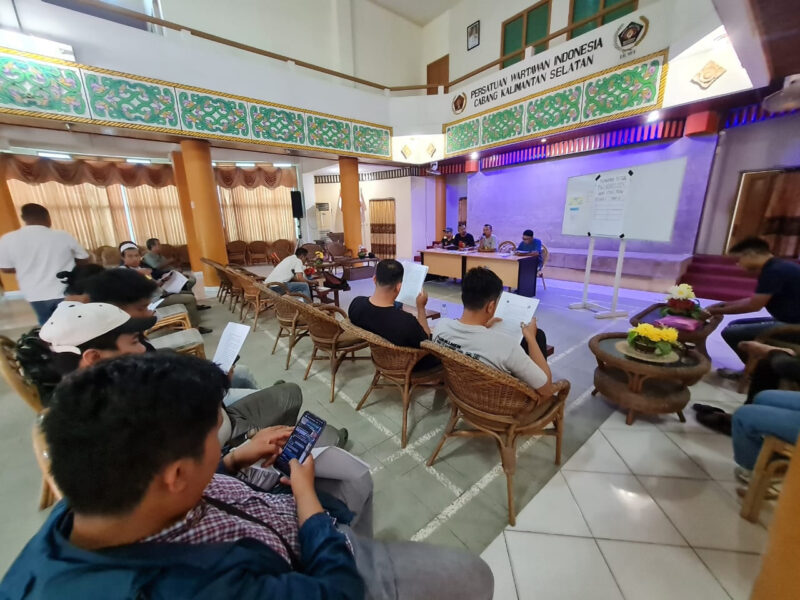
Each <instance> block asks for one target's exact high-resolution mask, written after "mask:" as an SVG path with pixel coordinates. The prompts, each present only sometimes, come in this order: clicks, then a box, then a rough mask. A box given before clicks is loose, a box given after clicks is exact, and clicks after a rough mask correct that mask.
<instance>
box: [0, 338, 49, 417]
mask: <svg viewBox="0 0 800 600" xmlns="http://www.w3.org/2000/svg"><path fill="white" fill-rule="evenodd" d="M16 347H17V345H16V343H14V340H11V339H9V338H7V337H5V336H2V335H0V354H2V359H1V360H0V372H2V374H3V379H5V380H6V382H7V383H8V385H10V386H11V389H12V390H14V391H15V392H16V393H17V394H18V395H19V396H20V397H21V398H22V399H23V400H24V401H25V403H26V404H27V405H28V406H30V407H31V408H32V409H33V410H34V411H35V412H37V413H40V412H42V408H43V407H42V401H41V400H40V398H39V392H38V391H37V390H36V387H35V386H34V385H33V384H31V383H29V382H28V381H27V380H26V379H25V376H24V375H23V373H22V366H21V365H20V364H19V362H18V361H17V351H16Z"/></svg>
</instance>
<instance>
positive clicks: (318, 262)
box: [314, 250, 325, 267]
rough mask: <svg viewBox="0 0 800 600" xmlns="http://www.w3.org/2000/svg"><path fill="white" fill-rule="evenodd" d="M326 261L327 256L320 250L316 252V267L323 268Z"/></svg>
mask: <svg viewBox="0 0 800 600" xmlns="http://www.w3.org/2000/svg"><path fill="white" fill-rule="evenodd" d="M324 259H325V255H324V254H323V253H322V252H321V251H320V250H317V251H316V252H314V265H316V266H317V267H321V266H322V261H323V260H324Z"/></svg>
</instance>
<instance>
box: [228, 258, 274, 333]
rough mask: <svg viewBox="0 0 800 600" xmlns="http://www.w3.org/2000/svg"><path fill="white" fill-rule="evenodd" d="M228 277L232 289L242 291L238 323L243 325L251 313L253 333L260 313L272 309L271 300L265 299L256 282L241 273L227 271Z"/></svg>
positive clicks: (233, 270)
mask: <svg viewBox="0 0 800 600" xmlns="http://www.w3.org/2000/svg"><path fill="white" fill-rule="evenodd" d="M228 275H229V276H230V278H231V281H232V283H233V287H234V289H241V290H242V296H241V298H242V307H241V309H240V310H239V322H240V323H244V320H245V319H246V318H247V317H248V316H249V315H250V311H251V310H252V311H253V328H252V330H253V331H255V330H256V327H258V317H259V315H261V313H263V312H266V311H268V310H269V309H270V308H272V299H271V298H269V297H267V295H266V294H265V293H264V291H263V289H261V288H260V287H259V286H258V285H257V283H258V282H257V281H255V280H254V279H252V278H251V277H248V276H247V275H245V274H244V273H242V272H241V271H237V270H235V269H229V270H228Z"/></svg>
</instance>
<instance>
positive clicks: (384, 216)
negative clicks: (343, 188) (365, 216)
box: [369, 198, 397, 258]
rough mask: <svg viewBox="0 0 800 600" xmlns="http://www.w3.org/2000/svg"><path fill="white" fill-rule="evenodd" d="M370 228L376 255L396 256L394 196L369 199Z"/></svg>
mask: <svg viewBox="0 0 800 600" xmlns="http://www.w3.org/2000/svg"><path fill="white" fill-rule="evenodd" d="M369 229H370V241H371V246H372V252H373V253H374V254H375V256H377V257H378V258H394V257H395V256H396V254H397V238H396V224H395V211H394V198H381V199H378V200H370V201H369Z"/></svg>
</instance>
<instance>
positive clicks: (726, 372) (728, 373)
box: [717, 369, 744, 380]
mask: <svg viewBox="0 0 800 600" xmlns="http://www.w3.org/2000/svg"><path fill="white" fill-rule="evenodd" d="M717 375H719V376H720V377H722V378H723V379H734V380H736V379H741V378H742V377H743V376H744V371H736V370H734V369H717Z"/></svg>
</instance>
